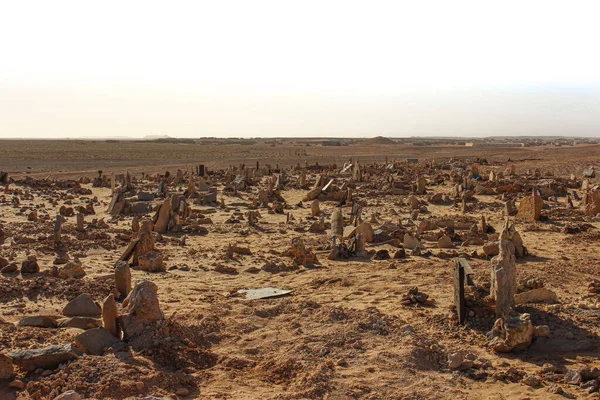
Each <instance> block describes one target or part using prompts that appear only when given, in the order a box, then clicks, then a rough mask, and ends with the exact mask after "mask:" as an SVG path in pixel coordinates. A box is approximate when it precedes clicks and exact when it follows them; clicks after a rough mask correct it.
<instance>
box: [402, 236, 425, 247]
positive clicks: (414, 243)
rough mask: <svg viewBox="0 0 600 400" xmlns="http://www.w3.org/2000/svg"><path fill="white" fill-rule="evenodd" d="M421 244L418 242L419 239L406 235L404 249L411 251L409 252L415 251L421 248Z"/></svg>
mask: <svg viewBox="0 0 600 400" xmlns="http://www.w3.org/2000/svg"><path fill="white" fill-rule="evenodd" d="M420 246H421V245H420V243H419V241H418V240H417V238H415V237H414V236H412V235H410V234H408V233H405V234H404V248H405V249H409V250H414V249H416V248H418V247H420Z"/></svg>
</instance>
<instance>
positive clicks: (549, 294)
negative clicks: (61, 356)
mask: <svg viewBox="0 0 600 400" xmlns="http://www.w3.org/2000/svg"><path fill="white" fill-rule="evenodd" d="M515 303H517V304H527V303H547V304H555V303H558V297H557V296H556V293H554V292H553V291H551V290H549V289H546V288H539V289H532V290H528V291H527V292H523V293H517V294H515Z"/></svg>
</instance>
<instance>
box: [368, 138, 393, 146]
mask: <svg viewBox="0 0 600 400" xmlns="http://www.w3.org/2000/svg"><path fill="white" fill-rule="evenodd" d="M359 143H360V144H366V145H376V146H381V145H390V144H398V143H396V142H395V141H393V140H392V139H388V138H385V137H383V136H376V137H374V138H371V139H367V140H363V141H362V142H359Z"/></svg>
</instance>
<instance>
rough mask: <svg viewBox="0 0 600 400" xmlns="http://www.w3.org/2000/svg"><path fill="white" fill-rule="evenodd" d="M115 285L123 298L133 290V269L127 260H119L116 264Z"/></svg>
mask: <svg viewBox="0 0 600 400" xmlns="http://www.w3.org/2000/svg"><path fill="white" fill-rule="evenodd" d="M115 287H116V288H117V290H118V291H119V293H120V294H121V297H122V298H125V297H127V295H129V292H131V269H130V268H129V265H128V264H127V262H126V261H119V262H118V263H117V265H116V266H115Z"/></svg>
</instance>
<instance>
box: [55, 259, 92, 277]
mask: <svg viewBox="0 0 600 400" xmlns="http://www.w3.org/2000/svg"><path fill="white" fill-rule="evenodd" d="M85 275H86V273H85V270H84V269H83V267H82V266H81V262H79V260H76V261H69V262H67V263H66V264H65V265H64V266H63V267H62V268H61V269H59V271H58V276H59V277H60V278H63V279H80V278H83V277H84V276H85Z"/></svg>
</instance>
